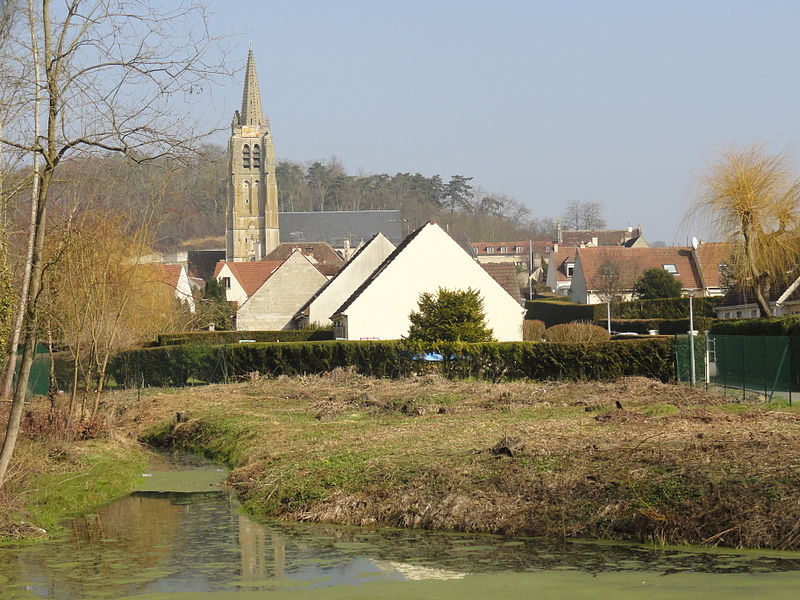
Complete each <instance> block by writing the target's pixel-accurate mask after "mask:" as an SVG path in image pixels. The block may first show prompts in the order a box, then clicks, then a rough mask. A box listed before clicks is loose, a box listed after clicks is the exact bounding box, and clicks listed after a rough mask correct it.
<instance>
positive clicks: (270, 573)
mask: <svg viewBox="0 0 800 600" xmlns="http://www.w3.org/2000/svg"><path fill="white" fill-rule="evenodd" d="M146 475H147V476H143V477H142V483H141V485H140V488H139V490H138V491H137V492H135V493H133V494H131V495H130V496H128V497H126V498H123V499H122V500H119V501H117V502H115V503H113V504H111V505H109V506H107V507H105V508H104V509H103V510H101V511H99V512H98V513H96V514H92V515H88V516H85V517H82V518H79V519H75V520H73V521H71V522H70V523H69V526H68V527H67V531H66V533H65V535H64V536H63V537H62V538H61V539H58V540H55V541H53V542H49V543H46V544H39V545H23V546H17V547H13V546H12V547H4V548H0V599H3V600H5V599H9V600H11V599H13V600H17V599H23V598H24V599H36V598H53V599H58V600H73V599H84V598H99V599H102V598H137V599H141V600H145V599H147V600H166V599H184V598H185V599H187V600H188V599H190V598H191V599H194V598H197V599H200V600H212V599H213V600H224V599H230V600H254V599H282V598H292V599H300V600H302V599H305V598H326V599H340V598H341V599H345V598H348V599H349V598H386V599H400V598H435V599H451V598H452V599H458V600H465V599H469V598H490V597H491V596H493V595H502V596H503V597H505V598H526V599H528V598H530V599H543V600H545V599H562V598H563V599H567V598H569V599H575V598H612V597H613V598H614V599H615V600H625V599H628V598H630V599H640V598H653V599H661V598H664V599H667V598H669V599H674V598H681V599H683V598H687V599H694V598H697V599H702V600H708V599H710V598H724V599H725V600H736V599H739V598H748V599H750V598H787V599H788V598H792V599H794V598H798V597H800V554H798V553H773V552H758V551H751V552H733V551H708V550H705V549H697V548H668V549H666V548H650V547H643V546H636V545H627V544H615V543H592V542H551V541H543V540H540V539H529V538H514V539H509V538H504V537H500V536H489V535H466V534H452V533H438V532H420V531H407V530H387V529H378V530H364V529H355V528H345V527H330V526H320V525H308V524H285V523H266V524H264V523H258V522H255V521H254V520H252V519H250V518H249V517H247V516H245V515H243V514H242V513H241V512H240V511H239V510H238V507H237V505H236V503H235V502H234V501H233V500H232V498H231V497H230V496H229V495H227V494H226V493H225V492H224V491H223V490H222V487H221V482H222V480H223V479H224V478H225V476H226V472H225V471H224V470H221V469H219V468H217V467H215V466H214V465H210V464H207V463H202V462H199V461H197V459H191V458H186V457H183V458H180V459H175V460H172V461H171V462H170V464H169V465H168V468H166V469H165V468H161V469H154V470H153V471H152V472H150V473H147V474H146Z"/></svg>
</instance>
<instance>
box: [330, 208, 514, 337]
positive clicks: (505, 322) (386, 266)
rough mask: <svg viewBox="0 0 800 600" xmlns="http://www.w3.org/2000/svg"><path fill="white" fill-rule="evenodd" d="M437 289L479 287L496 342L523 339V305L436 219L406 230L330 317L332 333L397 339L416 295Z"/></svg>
mask: <svg viewBox="0 0 800 600" xmlns="http://www.w3.org/2000/svg"><path fill="white" fill-rule="evenodd" d="M439 288H445V289H451V290H466V289H468V288H472V289H475V290H477V291H478V292H480V295H481V297H482V299H483V306H484V312H485V315H486V323H487V325H488V326H489V327H490V328H491V329H492V331H493V335H494V337H495V339H497V340H499V341H519V340H522V319H523V313H524V309H523V308H522V307H521V306H520V305H519V303H518V302H517V301H516V300H514V298H512V297H511V296H510V295H509V294H508V292H506V290H504V289H503V287H502V286H501V285H500V284H499V283H497V282H496V281H495V280H494V279H492V277H491V275H489V274H488V273H487V272H486V271H485V270H484V269H483V268H482V267H481V266H480V265H479V264H478V263H477V262H476V261H475V260H474V259H473V258H472V257H471V256H470V255H469V254H467V253H466V252H465V251H464V249H463V248H462V247H461V246H459V244H458V243H457V242H456V241H455V240H453V238H451V237H450V236H449V235H448V234H447V233H445V231H444V230H443V229H442V228H441V227H439V226H438V225H436V224H435V223H433V222H431V223H427V224H426V225H423V226H422V227H420V228H419V229H418V230H417V231H415V232H414V233H412V234H411V235H409V236H408V237H407V238H406V239H405V240H404V241H403V243H402V244H400V245H399V246H398V247H397V248H396V249H395V250H394V252H392V254H391V255H389V256H388V257H387V258H386V260H384V261H383V263H381V265H380V266H379V267H378V268H377V269H375V271H374V272H373V273H372V274H371V275H370V276H369V277H368V278H367V279H366V281H364V283H363V284H362V285H361V286H360V287H359V288H358V289H357V290H356V291H355V292H353V294H352V295H351V296H350V297H349V298H348V299H347V300H346V301H345V302H344V303H343V304H342V305H341V306H340V307H339V308H338V309H337V310H336V311H335V313H334V314H333V315H332V316H331V320H332V321H333V324H334V332H335V335H336V337H337V338H340V339H347V340H359V339H382V340H391V339H399V338H402V337H404V336H406V335H408V330H409V327H410V321H409V319H408V316H409V314H410V313H411V312H412V311H414V310H417V308H418V306H419V297H420V294H422V293H424V292H429V293H436V291H437V290H438V289H439Z"/></svg>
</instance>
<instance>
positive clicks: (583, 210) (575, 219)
mask: <svg viewBox="0 0 800 600" xmlns="http://www.w3.org/2000/svg"><path fill="white" fill-rule="evenodd" d="M602 212H603V207H602V206H600V204H599V203H598V202H589V201H588V200H572V201H570V203H569V204H567V208H566V209H565V211H564V216H563V217H562V219H563V222H564V225H565V227H566V228H567V229H580V230H583V229H587V230H588V229H602V228H603V227H605V226H606V222H605V220H604V219H603V215H602Z"/></svg>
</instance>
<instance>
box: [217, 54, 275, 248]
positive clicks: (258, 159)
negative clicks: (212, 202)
mask: <svg viewBox="0 0 800 600" xmlns="http://www.w3.org/2000/svg"><path fill="white" fill-rule="evenodd" d="M228 156H229V163H228V173H229V179H228V195H227V208H226V214H225V256H226V259H227V260H231V261H253V260H261V259H262V258H264V256H266V255H267V254H269V253H270V252H271V251H272V250H274V249H275V248H276V247H277V246H278V244H279V243H280V235H279V233H278V184H277V182H276V180H275V149H274V148H273V146H272V135H271V134H270V129H269V120H268V119H267V118H266V117H264V112H263V110H262V108H261V92H260V91H259V89H258V75H256V61H255V57H254V56H253V51H252V49H251V50H250V52H249V54H248V55H247V70H246V73H245V76H244V92H243V94H242V111H241V112H239V111H238V110H237V111H236V112H235V113H234V115H233V122H232V123H231V140H230V143H229V144H228Z"/></svg>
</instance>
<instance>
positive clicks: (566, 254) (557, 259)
mask: <svg viewBox="0 0 800 600" xmlns="http://www.w3.org/2000/svg"><path fill="white" fill-rule="evenodd" d="M576 251H577V248H571V247H570V248H560V249H559V250H558V252H555V253H554V254H551V255H550V262H549V263H548V265H547V268H548V269H556V281H572V277H569V276H567V263H574V262H575V252H576Z"/></svg>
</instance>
